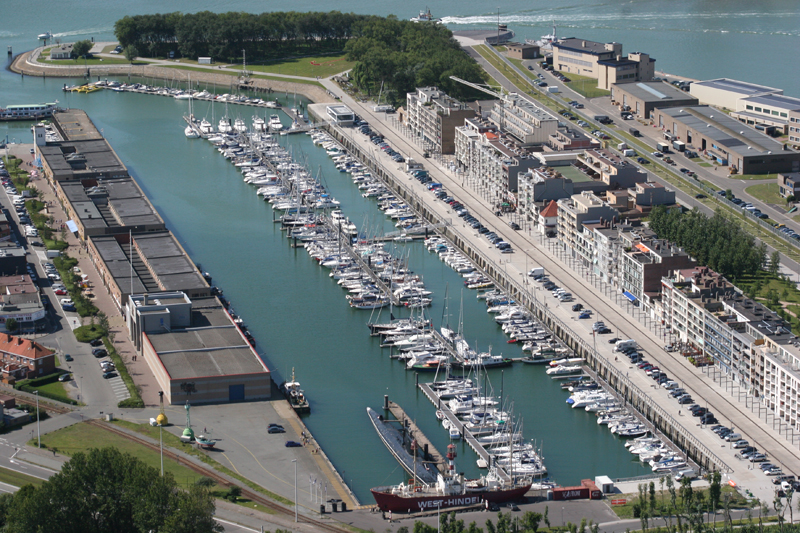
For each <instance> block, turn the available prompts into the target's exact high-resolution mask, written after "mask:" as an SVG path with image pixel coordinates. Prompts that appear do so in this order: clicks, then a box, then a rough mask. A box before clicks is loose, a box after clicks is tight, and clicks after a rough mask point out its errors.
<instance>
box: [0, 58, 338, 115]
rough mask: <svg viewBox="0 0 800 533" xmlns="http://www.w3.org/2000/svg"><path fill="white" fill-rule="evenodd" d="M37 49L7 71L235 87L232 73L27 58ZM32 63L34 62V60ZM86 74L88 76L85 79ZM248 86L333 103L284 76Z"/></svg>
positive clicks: (319, 90) (320, 90)
mask: <svg viewBox="0 0 800 533" xmlns="http://www.w3.org/2000/svg"><path fill="white" fill-rule="evenodd" d="M39 50H40V49H39V48H37V49H34V50H29V51H27V52H22V53H21V54H19V55H17V56H16V57H14V59H13V60H12V61H11V64H10V65H9V66H8V67H7V68H8V70H9V71H11V72H14V73H15V74H19V75H20V76H23V77H24V76H36V77H40V78H45V79H46V78H48V77H50V78H84V79H87V80H91V78H92V77H94V76H96V77H97V79H98V80H99V79H101V78H103V77H109V76H122V77H124V76H127V77H128V78H130V77H132V76H133V77H139V78H154V79H160V80H165V81H173V82H174V81H176V80H177V81H179V82H181V83H188V82H189V75H190V74H191V75H192V83H195V82H200V83H207V84H212V85H214V86H215V87H231V88H233V87H234V86H235V85H236V81H237V77H236V76H235V75H234V74H222V73H216V72H214V70H213V69H203V70H184V69H181V68H171V67H166V66H161V65H159V64H151V63H148V64H145V65H109V66H99V65H98V66H92V67H81V66H76V67H72V66H52V65H44V64H41V63H38V62H36V63H35V64H34V63H32V62H31V60H30V58H31V56H32V55H34V54H35V53H36V52H37V51H39ZM34 61H35V59H34ZM87 72H88V73H89V76H87ZM250 79H251V82H252V83H251V84H250V86H249V87H248V89H247V90H253V89H260V90H264V89H272V91H274V92H293V93H297V94H301V95H303V96H305V97H306V98H308V99H309V100H311V101H312V102H313V103H333V102H334V101H335V100H333V98H331V96H330V95H328V94H327V92H326V91H325V89H323V88H322V87H321V86H319V85H311V84H308V83H300V82H295V81H292V78H290V77H287V78H286V81H281V80H275V79H264V78H256V77H253V78H250Z"/></svg>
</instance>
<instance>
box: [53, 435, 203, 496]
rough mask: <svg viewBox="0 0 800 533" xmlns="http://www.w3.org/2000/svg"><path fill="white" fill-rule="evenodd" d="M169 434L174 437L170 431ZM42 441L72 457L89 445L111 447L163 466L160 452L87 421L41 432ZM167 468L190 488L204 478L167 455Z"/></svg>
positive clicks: (165, 465)
mask: <svg viewBox="0 0 800 533" xmlns="http://www.w3.org/2000/svg"><path fill="white" fill-rule="evenodd" d="M153 429H155V430H156V438H158V429H157V428H153ZM167 435H168V433H167V432H164V436H165V437H166V436H167ZM169 435H170V436H172V434H171V433H169ZM173 437H174V436H173ZM174 438H177V437H174ZM166 440H167V439H166V438H165V441H166ZM42 444H43V445H45V446H47V447H48V448H50V449H53V448H56V449H57V450H58V453H60V454H64V455H69V456H71V455H73V454H75V453H77V452H85V451H87V450H88V449H89V448H105V447H108V446H111V447H114V448H117V449H118V450H119V451H121V452H124V453H129V454H131V455H133V456H134V457H136V458H138V459H141V460H142V461H143V462H144V463H146V464H147V465H149V466H152V467H153V468H159V469H160V468H161V466H160V465H161V459H160V456H159V453H158V452H157V451H154V450H151V449H149V448H146V447H144V446H142V445H141V444H138V443H136V442H133V441H131V440H128V439H126V438H124V437H122V436H120V435H116V434H114V433H111V432H109V431H106V430H104V429H102V428H99V427H97V426H92V425H89V424H87V423H85V422H84V423H80V424H73V425H72V426H69V427H66V428H64V429H59V430H57V431H53V432H52V433H48V434H46V435H42ZM164 471H165V472H170V473H171V474H172V475H173V476H174V477H175V480H176V481H177V482H178V484H179V485H180V486H182V487H187V486H189V484H192V483H194V482H195V481H197V480H198V479H199V478H200V477H202V476H200V474H197V473H195V472H194V471H192V470H189V469H188V468H187V467H185V466H183V465H179V464H178V463H177V462H175V461H173V460H171V459H168V458H164Z"/></svg>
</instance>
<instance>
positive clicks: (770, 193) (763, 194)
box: [744, 183, 786, 206]
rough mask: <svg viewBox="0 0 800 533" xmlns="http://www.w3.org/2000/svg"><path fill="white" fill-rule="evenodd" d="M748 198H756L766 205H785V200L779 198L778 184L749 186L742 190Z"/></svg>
mask: <svg viewBox="0 0 800 533" xmlns="http://www.w3.org/2000/svg"><path fill="white" fill-rule="evenodd" d="M744 192H746V193H747V194H749V195H750V196H753V197H755V198H758V199H759V200H761V201H762V202H767V203H768V204H778V205H780V206H783V205H786V200H784V199H783V198H781V195H780V194H778V184H777V183H760V184H758V185H751V186H750V187H748V188H746V189H745V190H744Z"/></svg>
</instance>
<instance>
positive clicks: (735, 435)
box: [725, 433, 742, 442]
mask: <svg viewBox="0 0 800 533" xmlns="http://www.w3.org/2000/svg"><path fill="white" fill-rule="evenodd" d="M741 439H742V434H741V433H731V434H730V435H728V436H726V437H725V440H726V441H728V442H736V441H737V440H741Z"/></svg>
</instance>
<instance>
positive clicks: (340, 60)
mask: <svg viewBox="0 0 800 533" xmlns="http://www.w3.org/2000/svg"><path fill="white" fill-rule="evenodd" d="M354 65H355V62H354V61H346V60H345V56H344V54H339V55H330V56H318V57H298V58H294V59H281V60H278V61H272V62H269V63H267V64H265V65H247V70H250V71H253V72H263V73H265V74H287V75H290V76H303V77H305V78H314V77H316V76H319V77H320V78H327V77H329V76H333V75H334V74H339V73H340V72H344V71H345V70H350V69H351V68H353V66H354ZM231 68H236V69H241V68H242V67H241V65H231Z"/></svg>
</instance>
